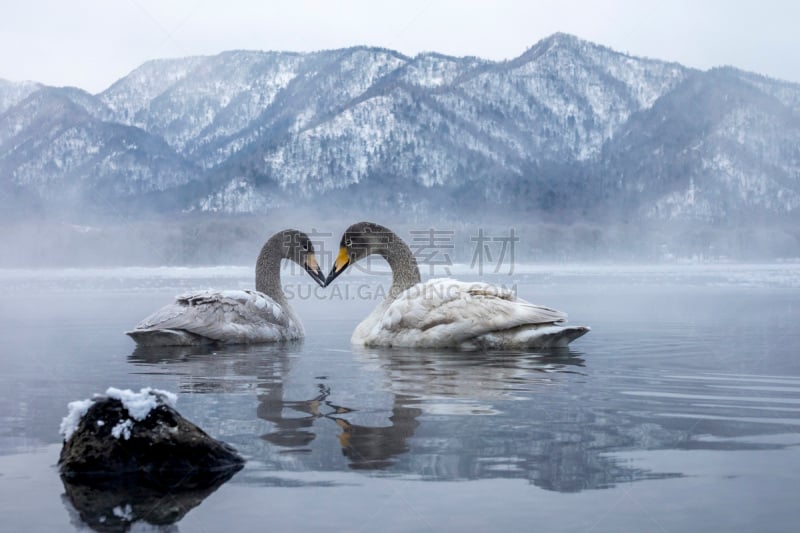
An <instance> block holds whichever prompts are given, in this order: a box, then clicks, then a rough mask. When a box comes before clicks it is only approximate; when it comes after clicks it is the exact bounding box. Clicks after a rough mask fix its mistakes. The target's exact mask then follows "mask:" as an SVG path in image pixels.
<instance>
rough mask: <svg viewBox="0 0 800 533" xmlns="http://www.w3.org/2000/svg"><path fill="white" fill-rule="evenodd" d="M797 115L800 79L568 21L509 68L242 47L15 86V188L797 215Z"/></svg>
mask: <svg viewBox="0 0 800 533" xmlns="http://www.w3.org/2000/svg"><path fill="white" fill-rule="evenodd" d="M799 117H800V85H798V84H793V83H791V82H784V81H780V80H773V79H771V78H768V77H765V76H761V75H759V74H755V73H749V72H744V71H741V70H738V69H735V68H732V67H722V68H716V69H711V70H708V71H700V70H697V69H691V68H687V67H684V66H682V65H679V64H678V63H673V62H666V61H661V60H657V59H649V58H641V57H636V56H632V55H628V54H623V53H620V52H616V51H614V50H612V49H611V48H608V47H605V46H602V45H598V44H594V43H591V42H589V41H585V40H582V39H580V38H578V37H575V36H572V35H568V34H564V33H557V34H553V35H551V36H549V37H546V38H544V39H542V40H540V41H539V42H537V43H535V44H534V45H533V46H531V47H529V48H528V49H527V50H525V51H524V52H523V53H522V54H520V55H519V56H517V57H516V58H513V59H509V60H505V61H490V60H485V59H481V58H476V57H454V56H448V55H444V54H439V53H436V52H425V53H420V54H417V55H416V56H413V57H410V56H406V55H403V54H401V53H399V52H397V51H394V50H389V49H386V48H379V47H368V46H356V47H350V48H344V49H338V50H322V51H316V52H307V53H298V52H272V51H248V50H244V51H242V50H238V51H237V50H232V51H225V52H221V53H220V54H216V55H213V56H193V57H188V58H177V59H156V60H152V61H148V62H146V63H144V64H142V65H140V66H139V67H137V68H136V69H134V70H133V71H132V72H131V73H129V74H128V75H127V76H125V77H123V78H121V79H120V80H117V81H116V82H114V83H113V84H111V85H110V86H109V87H108V88H107V89H105V90H104V91H101V92H100V93H97V94H94V95H92V94H90V93H87V92H85V91H82V90H80V89H76V88H53V87H47V86H43V85H41V84H36V83H32V82H26V83H23V84H20V83H14V82H7V81H2V80H0V195H2V193H4V192H5V197H6V198H12V199H13V198H18V197H19V194H18V193H19V192H20V191H23V192H24V193H25V196H26V197H34V198H37V199H38V202H37V203H39V202H40V203H41V206H40V207H39V208H38V209H39V211H41V210H42V209H44V210H45V211H47V209H48V206H51V207H52V206H54V205H57V204H59V202H61V203H63V201H64V198H70V199H71V200H70V202H72V203H73V204H74V205H75V206H76V208H85V209H89V210H98V211H104V212H110V213H113V212H115V211H117V210H119V209H121V208H122V206H124V207H125V210H126V212H136V211H137V210H142V212H147V211H148V209H149V210H151V211H152V210H154V209H155V210H157V211H158V212H173V213H181V212H213V213H230V214H235V213H259V212H263V211H265V210H266V211H268V210H274V209H276V208H280V207H286V206H289V205H292V204H293V203H297V202H304V203H308V202H312V203H313V202H316V201H318V200H322V199H323V198H324V199H326V200H331V201H332V203H333V205H345V204H348V203H356V204H363V205H370V204H372V205H375V206H385V207H386V209H391V208H392V207H393V206H394V207H395V208H397V209H401V208H408V206H410V205H412V204H414V205H416V206H417V208H418V209H423V208H425V206H428V208H430V209H432V210H434V211H436V210H437V209H438V210H439V211H442V210H446V209H445V207H444V206H449V207H448V208H453V209H456V208H457V207H461V208H464V209H466V210H473V209H476V208H478V207H480V206H483V205H486V204H487V203H488V204H491V205H495V206H497V208H499V209H503V210H507V211H508V212H509V213H516V214H518V215H520V216H526V217H533V218H536V217H540V218H548V219H555V220H558V219H559V218H561V219H565V220H566V219H571V220H574V219H581V220H587V221H591V220H611V219H614V220H651V221H664V222H669V221H673V220H679V221H692V220H694V221H698V222H703V223H708V224H716V223H724V222H725V221H728V220H739V219H744V220H746V219H748V218H749V217H751V216H755V217H758V218H759V219H774V220H780V221H785V220H787V219H788V220H790V221H796V220H797V218H798V213H800V118H799ZM10 191H16V192H15V193H14V194H11V192H10ZM154 195H155V196H154ZM2 198H3V196H0V202H2V201H3V200H2ZM453 198H458V199H459V200H458V201H457V202H454V201H453V200H452V199H453ZM154 206H157V207H154ZM420 206H421V207H420ZM16 211H17V212H18V211H19V209H17V210H16Z"/></svg>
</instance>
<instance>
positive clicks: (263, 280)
mask: <svg viewBox="0 0 800 533" xmlns="http://www.w3.org/2000/svg"><path fill="white" fill-rule="evenodd" d="M281 259H283V234H282V233H277V234H276V235H274V236H273V237H272V238H271V239H270V240H268V241H267V242H266V244H264V246H263V247H262V248H261V253H259V254H258V259H257V260H256V290H257V291H258V292H261V293H264V294H266V295H267V296H269V297H270V298H272V299H273V300H274V301H275V302H276V303H278V304H281V305H285V304H286V303H287V302H286V295H284V294H283V287H282V286H281Z"/></svg>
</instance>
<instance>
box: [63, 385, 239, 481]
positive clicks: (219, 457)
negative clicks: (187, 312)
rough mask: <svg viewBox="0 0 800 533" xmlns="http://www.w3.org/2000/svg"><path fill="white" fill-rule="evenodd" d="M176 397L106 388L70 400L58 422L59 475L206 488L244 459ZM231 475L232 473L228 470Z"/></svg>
mask: <svg viewBox="0 0 800 533" xmlns="http://www.w3.org/2000/svg"><path fill="white" fill-rule="evenodd" d="M174 402H175V395H173V394H171V393H169V392H165V391H158V390H154V389H149V388H147V389H142V390H141V391H140V392H138V393H134V392H131V391H129V390H124V391H123V390H119V389H114V388H109V389H108V390H107V391H106V394H105V395H96V396H95V398H93V399H91V400H84V401H80V402H72V403H70V406H69V408H70V412H69V414H68V415H67V417H66V418H64V420H63V421H62V424H61V431H62V433H63V434H64V437H65V441H64V446H63V447H62V448H61V456H60V457H59V461H58V464H59V468H60V471H61V475H62V476H63V477H64V478H65V479H66V480H67V481H69V482H71V483H99V482H106V481H107V480H109V479H110V478H113V479H116V480H122V478H123V477H124V478H125V480H124V481H125V482H126V483H134V484H138V485H144V486H149V487H155V488H158V489H164V490H187V489H199V488H204V487H209V486H212V485H214V484H215V483H217V482H218V480H219V478H220V477H221V476H224V475H225V474H227V473H228V472H230V471H232V472H236V471H237V470H239V469H240V468H241V467H242V465H243V463H244V459H242V457H241V456H240V455H239V454H238V453H237V452H236V450H235V449H234V448H233V447H231V446H230V445H228V444H225V443H224V442H221V441H218V440H216V439H214V438H212V437H210V436H209V435H208V434H207V433H206V432H205V431H203V430H202V429H200V428H199V427H197V426H196V425H194V424H192V423H191V422H189V421H188V420H186V419H185V418H184V417H183V416H181V415H180V413H178V411H176V410H175V408H174ZM231 475H232V473H231Z"/></svg>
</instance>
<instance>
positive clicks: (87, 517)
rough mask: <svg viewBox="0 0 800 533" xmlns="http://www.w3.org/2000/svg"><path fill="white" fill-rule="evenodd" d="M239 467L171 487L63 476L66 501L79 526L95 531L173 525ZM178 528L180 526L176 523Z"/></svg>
mask: <svg viewBox="0 0 800 533" xmlns="http://www.w3.org/2000/svg"><path fill="white" fill-rule="evenodd" d="M238 470H239V469H238V468H236V469H227V470H224V471H221V472H220V473H219V475H218V476H216V477H214V478H213V479H209V480H208V482H207V483H205V484H204V485H203V486H195V487H192V488H181V489H177V490H176V489H170V488H168V487H153V486H149V485H145V484H141V483H138V482H136V481H135V480H131V481H130V482H126V481H124V480H123V481H119V482H115V483H108V482H107V483H102V484H94V485H86V484H79V483H72V482H70V481H68V480H67V479H66V478H65V477H63V476H62V477H61V482H62V483H63V485H64V491H65V492H64V494H63V495H62V501H63V503H64V506H65V507H66V508H67V512H68V513H69V514H70V520H71V522H72V524H73V526H75V527H76V528H79V529H83V526H88V527H90V528H91V529H93V530H95V531H102V532H116V531H129V530H130V529H132V528H134V527H137V528H139V527H141V526H144V525H146V524H147V525H150V526H161V528H160V529H159V530H160V531H170V530H172V528H169V529H162V528H163V527H164V526H171V525H172V524H175V523H176V522H178V521H179V520H181V519H182V518H183V517H184V516H185V515H186V513H188V512H189V511H191V510H192V509H194V508H195V507H197V506H198V505H200V504H201V503H202V502H203V500H205V499H206V498H207V497H208V496H209V495H211V494H212V493H213V492H214V491H216V490H217V489H218V488H219V487H220V486H221V485H222V484H223V483H225V482H226V481H228V480H229V479H230V478H231V477H232V476H233V475H234V474H235V473H236V472H237V471H238ZM173 527H174V530H175V531H177V526H173Z"/></svg>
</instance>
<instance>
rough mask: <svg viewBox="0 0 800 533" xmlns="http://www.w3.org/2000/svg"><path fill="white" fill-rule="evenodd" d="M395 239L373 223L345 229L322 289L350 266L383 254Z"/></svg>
mask: <svg viewBox="0 0 800 533" xmlns="http://www.w3.org/2000/svg"><path fill="white" fill-rule="evenodd" d="M396 238H397V236H396V235H395V234H394V232H393V231H392V230H390V229H389V228H386V227H384V226H381V225H380V224H375V223H374V222H357V223H355V224H353V225H352V226H350V227H349V228H347V229H346V230H345V231H344V235H342V240H341V241H340V242H339V253H338V254H337V256H336V261H335V262H334V263H333V268H331V272H330V274H328V277H327V279H326V280H325V285H323V287H327V286H328V285H330V284H331V282H332V281H333V280H334V279H336V278H337V277H339V275H340V274H341V273H342V272H344V271H345V270H347V267H348V266H350V265H351V264H353V263H356V262H357V261H360V260H361V259H364V258H365V257H367V256H369V255H372V254H381V255H383V254H385V253H386V252H387V250H388V248H389V244H390V243H391V242H392V241H394V239H396Z"/></svg>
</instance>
